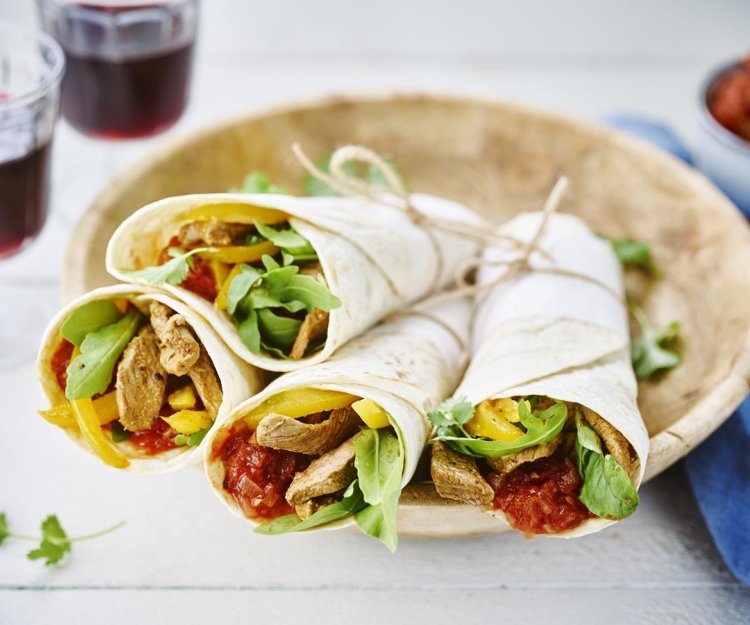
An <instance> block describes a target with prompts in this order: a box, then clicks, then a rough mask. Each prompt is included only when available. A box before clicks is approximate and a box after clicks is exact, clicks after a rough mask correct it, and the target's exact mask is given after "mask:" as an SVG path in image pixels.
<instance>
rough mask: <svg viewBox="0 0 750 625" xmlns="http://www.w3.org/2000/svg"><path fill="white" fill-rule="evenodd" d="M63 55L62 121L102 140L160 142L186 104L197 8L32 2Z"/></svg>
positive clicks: (165, 1)
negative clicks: (151, 139) (156, 139)
mask: <svg viewBox="0 0 750 625" xmlns="http://www.w3.org/2000/svg"><path fill="white" fill-rule="evenodd" d="M37 4H38V7H39V14H40V18H41V22H42V27H43V28H44V30H45V31H47V32H48V33H49V34H50V35H52V36H53V37H54V38H55V39H56V40H57V41H58V42H59V43H60V45H61V46H62V48H63V50H64V51H65V56H66V62H67V69H66V72H65V78H64V80H63V89H62V114H63V117H64V118H65V120H66V121H67V122H68V123H69V124H70V125H71V126H73V127H74V128H75V129H77V130H79V131H80V132H82V133H84V134H86V135H88V136H92V137H97V138H102V139H130V138H140V137H150V136H153V135H156V134H159V133H161V132H163V131H165V130H167V129H168V128H170V127H171V126H172V125H174V124H175V123H176V122H177V120H178V119H179V118H180V117H181V116H182V114H183V112H184V110H185V107H186V106H187V101H188V92H189V87H190V75H191V70H192V59H193V47H194V43H195V35H196V26H197V22H198V5H199V1H198V0H151V1H149V0H90V1H80V0H78V1H76V0H37Z"/></svg>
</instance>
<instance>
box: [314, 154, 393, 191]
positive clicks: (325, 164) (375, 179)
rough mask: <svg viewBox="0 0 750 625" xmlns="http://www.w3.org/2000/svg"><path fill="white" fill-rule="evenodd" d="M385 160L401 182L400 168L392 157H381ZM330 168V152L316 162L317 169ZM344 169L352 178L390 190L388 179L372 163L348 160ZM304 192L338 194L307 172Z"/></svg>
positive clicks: (324, 169) (326, 169) (325, 169)
mask: <svg viewBox="0 0 750 625" xmlns="http://www.w3.org/2000/svg"><path fill="white" fill-rule="evenodd" d="M383 158H384V159H385V161H386V162H387V163H388V164H389V165H390V166H391V167H393V168H394V170H395V171H396V173H397V174H398V175H399V177H400V178H401V180H402V182H403V180H404V176H403V173H402V172H401V170H400V168H399V167H398V166H397V165H396V163H395V162H394V161H393V159H392V158H390V157H388V156H384V157H383ZM330 168H331V154H329V155H328V156H326V157H325V158H324V159H323V160H322V161H320V162H319V163H318V169H320V170H321V171H324V172H326V173H327V172H329V171H330ZM344 171H345V172H346V173H347V174H349V175H350V176H352V177H354V178H359V179H360V180H364V181H365V182H368V183H369V184H371V185H372V186H374V187H377V188H381V189H383V190H384V191H390V190H392V189H391V187H390V185H389V184H388V181H387V180H386V179H385V177H384V176H383V174H382V173H381V172H380V170H379V169H378V168H377V167H373V166H372V165H358V164H357V163H354V162H351V161H349V162H348V163H346V164H345V165H344ZM304 187H305V193H306V194H307V195H312V196H325V197H330V196H335V195H340V194H339V193H338V192H337V191H334V190H333V189H332V188H331V187H329V186H328V185H327V184H326V183H325V182H323V181H322V180H318V179H317V178H315V177H314V176H311V175H310V174H307V176H305V183H304Z"/></svg>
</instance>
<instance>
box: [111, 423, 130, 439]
mask: <svg viewBox="0 0 750 625" xmlns="http://www.w3.org/2000/svg"><path fill="white" fill-rule="evenodd" d="M130 435H131V432H128V430H126V429H125V428H124V427H122V423H120V422H119V421H112V441H113V442H115V443H122V442H123V441H126V440H128V439H129V438H130Z"/></svg>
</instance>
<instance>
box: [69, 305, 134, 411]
mask: <svg viewBox="0 0 750 625" xmlns="http://www.w3.org/2000/svg"><path fill="white" fill-rule="evenodd" d="M142 321H143V316H142V315H141V314H140V313H139V312H138V311H137V310H136V309H134V308H131V309H130V310H129V311H128V312H127V314H126V315H124V316H123V317H122V318H121V319H120V320H119V321H116V322H115V323H110V324H108V325H106V326H103V327H101V328H99V329H98V330H96V331H94V332H90V333H89V334H87V335H86V338H84V339H83V342H82V343H81V355H80V356H78V357H77V358H76V359H75V360H74V361H73V362H71V363H70V365H68V383H67V385H66V386H65V397H67V398H68V399H81V398H84V397H93V396H94V395H96V394H98V393H104V392H105V391H106V390H107V388H108V387H109V384H110V382H111V381H112V373H113V371H114V368H115V364H116V363H117V360H118V359H119V358H120V355H121V354H122V352H123V351H124V350H125V348H126V347H127V345H128V343H129V342H130V340H131V339H132V338H133V337H134V336H135V333H136V332H137V331H138V328H139V327H140V325H141V322H142Z"/></svg>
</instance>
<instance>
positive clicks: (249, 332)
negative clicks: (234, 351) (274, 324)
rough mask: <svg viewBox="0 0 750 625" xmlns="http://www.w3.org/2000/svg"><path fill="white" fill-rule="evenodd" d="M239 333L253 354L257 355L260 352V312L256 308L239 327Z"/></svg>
mask: <svg viewBox="0 0 750 625" xmlns="http://www.w3.org/2000/svg"><path fill="white" fill-rule="evenodd" d="M237 333H238V334H239V335H240V339H241V340H242V342H243V343H244V344H245V345H247V348H248V349H249V350H250V351H251V352H253V353H254V354H257V353H258V352H259V351H260V328H259V327H258V311H257V310H255V308H252V309H251V310H250V312H249V313H248V316H247V317H246V318H245V319H244V320H243V321H242V322H241V323H240V324H239V326H237Z"/></svg>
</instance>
